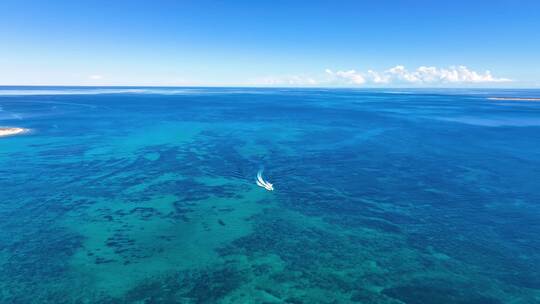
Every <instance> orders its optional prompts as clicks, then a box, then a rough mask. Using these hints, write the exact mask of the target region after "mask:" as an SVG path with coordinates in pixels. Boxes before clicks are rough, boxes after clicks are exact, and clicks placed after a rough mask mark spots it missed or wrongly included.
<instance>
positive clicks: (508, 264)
mask: <svg viewBox="0 0 540 304" xmlns="http://www.w3.org/2000/svg"><path fill="white" fill-rule="evenodd" d="M490 96H515V97H523V96H525V97H531V96H533V97H534V96H536V97H538V96H540V91H535V90H481V91H480V90H465V89H463V90H443V89H439V90H427V89H425V90H420V89H417V90H399V92H394V91H391V90H379V89H364V90H353V89H255V88H250V89H246V88H184V89H178V88H135V89H134V88H112V89H109V88H92V87H87V88H76V89H73V88H62V87H0V109H1V111H0V126H13V127H22V128H28V129H30V130H31V131H30V132H28V133H26V134H22V135H20V136H11V137H3V138H0V303H111V304H112V303H291V304H300V303H369V304H375V303H376V304H385V303H388V304H400V303H401V304H403V303H407V304H421V303H437V304H446V303H458V304H502V303H513V304H528V303H540V271H539V269H540V268H539V267H540V266H539V265H540V238H539V237H538V236H539V233H540V205H539V203H540V186H539V185H540V184H539V181H540V103H535V102H528V101H508V100H490V99H488V97H490ZM262 168H264V177H265V179H266V180H268V181H269V182H271V183H273V185H274V188H275V190H274V191H266V190H265V189H264V188H262V187H258V186H257V185H256V183H255V180H256V174H257V172H258V171H259V170H260V169H262Z"/></svg>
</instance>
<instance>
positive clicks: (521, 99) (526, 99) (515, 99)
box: [488, 97, 540, 101]
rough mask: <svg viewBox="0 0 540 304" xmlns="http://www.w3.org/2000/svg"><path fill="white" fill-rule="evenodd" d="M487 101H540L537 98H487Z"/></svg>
mask: <svg viewBox="0 0 540 304" xmlns="http://www.w3.org/2000/svg"><path fill="white" fill-rule="evenodd" d="M488 99H489V100H514V101H540V98H538V97H488Z"/></svg>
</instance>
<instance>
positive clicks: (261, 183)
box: [256, 170, 274, 191]
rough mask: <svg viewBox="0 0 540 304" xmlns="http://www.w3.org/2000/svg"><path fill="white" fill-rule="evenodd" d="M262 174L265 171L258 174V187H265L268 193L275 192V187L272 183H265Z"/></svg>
mask: <svg viewBox="0 0 540 304" xmlns="http://www.w3.org/2000/svg"><path fill="white" fill-rule="evenodd" d="M262 172H263V170H259V172H257V180H256V182H257V186H259V187H263V188H264V189H266V190H268V191H274V185H272V184H271V183H269V182H267V181H265V180H264V179H263V178H262Z"/></svg>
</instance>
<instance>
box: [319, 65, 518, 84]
mask: <svg viewBox="0 0 540 304" xmlns="http://www.w3.org/2000/svg"><path fill="white" fill-rule="evenodd" d="M326 73H327V74H328V75H330V77H331V81H332V82H341V83H344V84H366V83H367V84H389V83H398V84H399V83H404V84H417V85H429V84H433V85H438V84H470V83H494V82H495V83H498V82H509V81H511V80H510V79H508V78H498V77H494V76H493V75H492V74H491V72H490V71H485V72H483V73H480V72H476V71H473V70H470V69H469V68H467V67H466V66H457V67H455V66H451V67H448V68H437V67H433V66H420V67H418V68H417V69H415V70H413V71H409V70H407V68H405V66H403V65H397V66H395V67H392V68H390V69H388V70H385V71H382V72H377V71H373V70H368V71H367V72H365V73H361V72H357V71H355V70H349V71H337V72H333V71H332V70H329V69H326Z"/></svg>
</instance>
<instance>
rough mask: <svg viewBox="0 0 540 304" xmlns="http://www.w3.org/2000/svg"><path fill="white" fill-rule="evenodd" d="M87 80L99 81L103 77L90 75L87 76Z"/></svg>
mask: <svg viewBox="0 0 540 304" xmlns="http://www.w3.org/2000/svg"><path fill="white" fill-rule="evenodd" d="M88 78H89V79H91V80H100V79H103V76H102V75H90V76H88Z"/></svg>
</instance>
